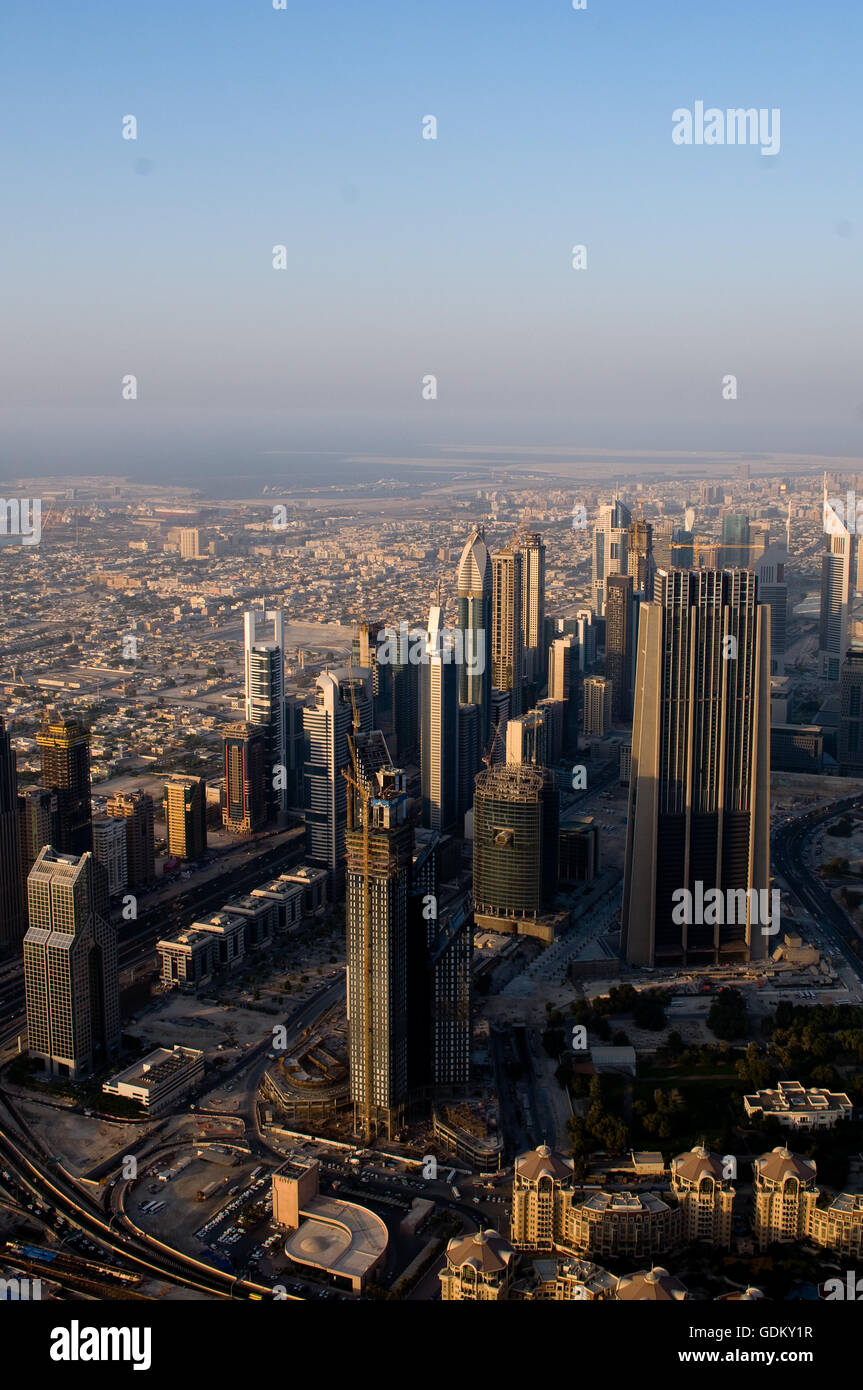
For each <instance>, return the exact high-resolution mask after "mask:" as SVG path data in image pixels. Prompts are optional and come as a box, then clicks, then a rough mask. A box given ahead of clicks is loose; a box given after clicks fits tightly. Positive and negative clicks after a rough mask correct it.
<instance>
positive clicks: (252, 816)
mask: <svg viewBox="0 0 863 1390" xmlns="http://www.w3.org/2000/svg"><path fill="white" fill-rule="evenodd" d="M224 750H225V788H224V792H223V801H222V823H223V825H224V826H225V827H226V828H227V829H228V830H233V831H236V832H238V833H241V834H242V833H244V832H245V833H248V832H254V831H255V830H260V829H261V828H262V827H263V825H264V824H265V822H266V816H267V810H266V807H267V802H266V759H267V741H266V735H265V733H264V731H263V729H261V728H260V727H259V726H256V725H254V724H248V723H247V722H246V721H245V720H242V719H239V720H237V721H236V723H234V724H228V725H226V727H225V737H224Z"/></svg>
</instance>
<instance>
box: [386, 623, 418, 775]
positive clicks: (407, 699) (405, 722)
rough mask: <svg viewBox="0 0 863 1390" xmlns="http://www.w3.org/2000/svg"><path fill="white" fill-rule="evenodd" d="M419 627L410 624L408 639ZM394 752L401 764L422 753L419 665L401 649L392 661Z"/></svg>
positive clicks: (403, 765) (413, 760) (415, 633)
mask: <svg viewBox="0 0 863 1390" xmlns="http://www.w3.org/2000/svg"><path fill="white" fill-rule="evenodd" d="M420 631H421V630H420V628H411V630H410V632H409V642H407V648H410V641H411V639H413V638H414V637H416V635H417V634H418V632H420ZM392 727H393V755H395V758H396V759H397V760H399V765H400V766H402V767H406V766H409V765H410V763H416V762H417V759H418V756H420V667H418V666H417V664H416V663H414V662H410V660H409V659H407V652H402V649H399V660H396V662H393V663H392Z"/></svg>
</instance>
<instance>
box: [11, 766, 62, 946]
mask: <svg viewBox="0 0 863 1390" xmlns="http://www.w3.org/2000/svg"><path fill="white" fill-rule="evenodd" d="M57 802H58V798H57V793H56V792H55V791H52V790H51V789H50V788H49V787H27V788H26V789H25V790H24V791H19V793H18V835H19V841H20V846H21V896H22V901H23V903H24V916H25V923H24V925H25V927H26V915H27V876H28V874H29V873H30V870H31V869H32V867H33V865H34V864H35V863H36V860H37V859H38V858H39V851H40V850H42V849H44V848H45V846H46V845H54V844H56V843H57V839H58V808H57Z"/></svg>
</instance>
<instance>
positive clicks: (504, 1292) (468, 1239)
mask: <svg viewBox="0 0 863 1390" xmlns="http://www.w3.org/2000/svg"><path fill="white" fill-rule="evenodd" d="M517 1263H518V1260H517V1257H516V1254H515V1251H514V1250H513V1248H512V1246H511V1245H510V1243H509V1241H508V1240H507V1239H506V1238H505V1237H504V1236H502V1235H499V1234H498V1232H497V1231H493V1230H488V1231H474V1232H473V1233H472V1234H471V1235H466V1236H454V1237H453V1239H452V1240H451V1241H450V1242H449V1244H448V1245H447V1248H446V1268H445V1269H443V1270H441V1273H440V1276H439V1277H440V1282H441V1299H442V1300H443V1301H444V1302H457V1301H465V1300H469V1301H473V1302H488V1301H491V1300H498V1299H505V1298H508V1297H509V1290H510V1286H511V1284H512V1281H513V1278H514V1275H515V1270H516V1266H517Z"/></svg>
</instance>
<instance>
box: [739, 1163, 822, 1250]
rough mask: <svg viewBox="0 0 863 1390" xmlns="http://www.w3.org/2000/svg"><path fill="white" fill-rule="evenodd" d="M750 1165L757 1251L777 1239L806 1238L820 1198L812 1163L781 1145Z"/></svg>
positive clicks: (796, 1239)
mask: <svg viewBox="0 0 863 1390" xmlns="http://www.w3.org/2000/svg"><path fill="white" fill-rule="evenodd" d="M752 1166H753V1169H754V1173H755V1181H754V1183H753V1193H754V1197H755V1239H756V1242H757V1244H758V1248H759V1250H764V1249H765V1247H766V1246H768V1245H772V1244H774V1242H777V1241H799V1240H805V1239H806V1237H807V1236H808V1234H809V1230H810V1226H811V1222H812V1216H813V1213H814V1211H815V1208H816V1204H817V1202H818V1197H819V1191H818V1188H817V1187H816V1185H815V1164H814V1163H813V1162H812V1160H811V1159H809V1158H801V1157H799V1155H798V1154H792V1153H790V1152H789V1150H788V1149H781V1148H780V1149H774V1150H773V1152H772V1153H769V1154H763V1155H762V1156H761V1158H756V1159H754V1161H753V1165H752Z"/></svg>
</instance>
